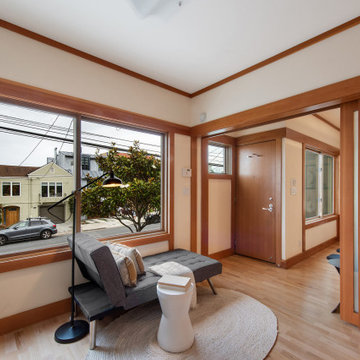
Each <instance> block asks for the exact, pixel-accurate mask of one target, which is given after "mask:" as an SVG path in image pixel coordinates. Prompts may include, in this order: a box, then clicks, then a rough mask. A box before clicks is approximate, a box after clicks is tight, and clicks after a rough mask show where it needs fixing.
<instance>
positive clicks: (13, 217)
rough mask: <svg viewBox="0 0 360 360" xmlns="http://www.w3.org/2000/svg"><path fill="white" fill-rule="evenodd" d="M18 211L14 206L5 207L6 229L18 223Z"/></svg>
mask: <svg viewBox="0 0 360 360" xmlns="http://www.w3.org/2000/svg"><path fill="white" fill-rule="evenodd" d="M19 210H20V209H19V208H18V207H16V206H14V207H7V208H5V209H4V211H5V225H6V227H8V226H11V225H13V224H16V223H17V222H19V215H20V211H19Z"/></svg>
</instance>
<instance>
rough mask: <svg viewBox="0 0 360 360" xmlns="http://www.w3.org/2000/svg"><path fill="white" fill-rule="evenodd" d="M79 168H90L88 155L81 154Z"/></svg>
mask: <svg viewBox="0 0 360 360" xmlns="http://www.w3.org/2000/svg"><path fill="white" fill-rule="evenodd" d="M81 168H82V170H90V157H89V156H85V155H83V156H81Z"/></svg>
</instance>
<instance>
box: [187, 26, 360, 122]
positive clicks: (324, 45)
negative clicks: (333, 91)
mask: <svg viewBox="0 0 360 360" xmlns="http://www.w3.org/2000/svg"><path fill="white" fill-rule="evenodd" d="M359 38H360V25H358V26H356V27H354V28H351V29H349V30H346V31H345V32H342V33H340V34H337V35H336V36H333V37H331V38H329V39H326V40H324V41H321V42H320V43H317V44H315V45H313V46H311V47H308V48H306V49H304V50H301V51H299V52H297V53H295V54H293V55H290V56H287V57H285V58H283V59H281V60H279V61H277V62H275V63H272V64H270V65H267V66H266V67H263V68H261V69H259V70H256V71H253V72H251V73H249V74H247V75H245V76H242V77H240V78H238V79H236V80H233V81H231V82H229V83H226V84H224V85H222V86H220V87H218V88H215V89H213V90H211V91H208V92H206V93H204V94H202V95H199V96H196V97H195V98H193V100H192V106H191V122H192V124H193V125H197V124H199V123H200V114H201V113H203V112H205V113H207V121H210V120H214V119H217V118H220V117H223V116H226V115H230V114H234V113H237V112H240V111H244V110H247V109H251V108H254V107H256V106H260V105H264V104H267V103H270V102H273V101H277V100H280V99H284V98H287V97H289V96H293V95H297V94H300V93H303V92H305V91H309V90H312V89H317V88H319V87H321V86H324V85H328V84H333V83H335V82H338V81H341V80H345V79H349V78H352V77H354V76H358V75H360V62H359V61H358V59H359V57H360V47H359V46H354V44H357V43H358V42H359Z"/></svg>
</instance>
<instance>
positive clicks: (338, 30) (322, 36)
mask: <svg viewBox="0 0 360 360" xmlns="http://www.w3.org/2000/svg"><path fill="white" fill-rule="evenodd" d="M359 24H360V16H357V17H356V18H354V19H352V20H350V21H347V22H345V23H343V24H341V25H339V26H336V27H334V28H332V29H330V30H328V31H325V32H323V33H321V34H320V35H317V36H315V37H313V38H311V39H309V40H306V41H304V42H302V43H300V44H298V45H295V46H293V47H291V48H289V49H287V50H285V51H282V52H280V53H278V54H276V55H274V56H272V57H269V58H268V59H265V60H263V61H260V62H259V63H257V64H255V65H252V66H250V67H248V68H246V69H244V70H241V71H239V72H237V73H236V74H233V75H231V76H228V77H227V78H225V79H223V80H220V81H217V82H216V83H214V84H211V85H209V86H207V87H205V88H203V89H201V90H198V91H196V92H194V93H192V94H191V95H190V97H192V98H193V97H195V96H198V95H200V94H203V93H204V92H207V91H209V90H212V89H215V88H217V87H218V86H221V85H223V84H226V83H228V82H229V81H232V80H235V79H237V78H239V77H241V76H244V75H246V74H248V73H250V72H253V71H255V70H258V69H260V68H262V67H264V66H266V65H269V64H271V63H273V62H275V61H278V60H280V59H282V58H284V57H286V56H289V55H291V54H294V53H296V52H298V51H300V50H303V49H305V48H307V47H309V46H311V45H314V44H316V43H318V42H320V41H323V40H325V39H327V38H329V37H331V36H334V35H336V34H339V33H341V32H343V31H345V30H348V29H350V28H352V27H354V26H356V25H359Z"/></svg>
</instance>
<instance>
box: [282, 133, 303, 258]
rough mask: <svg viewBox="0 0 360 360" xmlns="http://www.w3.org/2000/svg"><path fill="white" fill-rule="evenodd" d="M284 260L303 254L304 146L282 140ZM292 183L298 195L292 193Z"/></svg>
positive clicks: (288, 140)
mask: <svg viewBox="0 0 360 360" xmlns="http://www.w3.org/2000/svg"><path fill="white" fill-rule="evenodd" d="M282 158H283V161H282V166H283V168H282V171H283V174H282V194H283V195H282V236H281V241H282V253H281V258H282V260H285V259H289V258H291V257H292V256H295V255H297V254H300V253H301V252H302V188H303V184H302V144H301V143H298V142H296V141H293V140H290V139H286V138H284V139H283V140H282ZM291 181H292V182H294V181H295V182H296V186H295V187H296V194H291V193H290V187H291Z"/></svg>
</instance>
